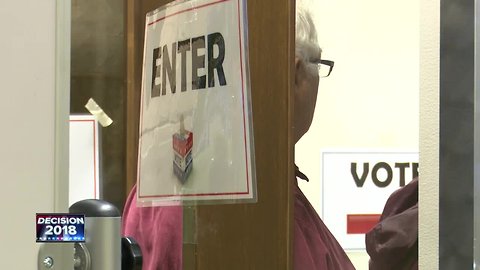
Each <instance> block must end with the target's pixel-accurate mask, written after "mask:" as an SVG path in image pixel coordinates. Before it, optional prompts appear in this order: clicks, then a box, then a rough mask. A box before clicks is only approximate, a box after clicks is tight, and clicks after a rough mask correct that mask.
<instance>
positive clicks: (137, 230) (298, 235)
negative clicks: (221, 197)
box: [122, 185, 355, 270]
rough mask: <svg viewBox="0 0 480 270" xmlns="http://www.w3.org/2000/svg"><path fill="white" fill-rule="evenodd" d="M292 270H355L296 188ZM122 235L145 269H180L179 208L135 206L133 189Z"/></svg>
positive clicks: (124, 216)
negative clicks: (135, 245)
mask: <svg viewBox="0 0 480 270" xmlns="http://www.w3.org/2000/svg"><path fill="white" fill-rule="evenodd" d="M294 196H295V209H294V211H295V212H294V213H295V217H294V218H295V228H294V230H295V231H294V233H295V234H294V265H295V270H350V269H355V268H354V267H353V265H352V264H351V262H350V260H349V259H348V257H347V255H346V254H345V252H344V251H343V249H342V247H341V246H340V245H339V244H338V242H337V241H336V240H335V238H334V237H333V235H332V234H331V233H330V231H329V230H328V229H327V227H326V226H325V224H324V223H323V222H322V220H321V219H320V217H319V216H318V214H317V213H316V212H315V210H314V208H313V207H312V205H311V204H310V202H309V201H308V200H307V198H306V197H305V195H303V193H302V191H301V190H300V188H298V186H297V185H295V190H294ZM122 229H123V235H124V236H131V237H133V238H134V239H135V240H136V241H137V242H138V244H139V245H140V248H141V250H142V255H143V269H144V270H181V269H182V208H181V207H180V206H167V207H137V205H136V187H134V188H133V189H132V191H131V193H130V195H129V196H128V199H127V202H126V205H125V211H124V214H123V228H122Z"/></svg>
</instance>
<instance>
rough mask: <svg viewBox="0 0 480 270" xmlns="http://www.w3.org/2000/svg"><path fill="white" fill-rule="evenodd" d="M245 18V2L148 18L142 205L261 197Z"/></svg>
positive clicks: (193, 4) (186, 7) (229, 0)
mask: <svg viewBox="0 0 480 270" xmlns="http://www.w3.org/2000/svg"><path fill="white" fill-rule="evenodd" d="M245 17H246V16H245V15H244V2H243V1H241V0H217V1H212V0H210V1H206V0H198V1H197V0H195V1H177V2H174V3H172V4H169V5H166V6H164V7H161V8H159V9H157V10H155V11H153V12H151V13H149V14H147V18H146V25H145V48H144V62H143V79H142V98H141V116H140V139H139V156H138V179H137V185H138V193H137V196H138V201H139V203H140V204H144V205H151V204H156V203H163V202H168V201H187V200H231V199H235V200H238V199H240V200H252V199H254V198H255V181H254V179H255V172H254V170H253V169H252V165H253V164H254V159H253V137H252V134H253V133H252V129H251V125H252V123H251V109H250V102H249V100H250V92H249V88H248V85H249V83H248V80H249V78H248V65H247V60H246V59H247V57H246V56H247V52H246V35H245V30H246V19H245Z"/></svg>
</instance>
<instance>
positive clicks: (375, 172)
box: [322, 151, 418, 250]
mask: <svg viewBox="0 0 480 270" xmlns="http://www.w3.org/2000/svg"><path fill="white" fill-rule="evenodd" d="M322 168H323V169H322V181H323V196H322V198H323V211H322V212H323V215H322V216H323V217H322V218H323V221H324V222H325V224H326V225H327V227H328V228H329V229H330V231H331V232H332V234H333V235H334V236H335V238H336V239H337V240H338V242H339V243H340V245H342V247H343V248H344V249H346V250H362V249H365V234H364V233H365V232H364V231H365V226H368V223H371V221H372V220H373V218H374V217H375V216H376V215H380V214H381V213H382V211H383V208H384V206H385V203H386V201H387V199H388V197H389V196H390V195H391V193H392V192H394V191H395V190H397V189H399V188H400V187H401V186H404V185H405V184H407V183H409V182H410V181H411V180H412V179H413V177H414V176H417V175H418V152H388V151H385V152H380V151H365V152H355V151H351V152H347V151H331V152H322ZM378 218H379V217H377V219H378Z"/></svg>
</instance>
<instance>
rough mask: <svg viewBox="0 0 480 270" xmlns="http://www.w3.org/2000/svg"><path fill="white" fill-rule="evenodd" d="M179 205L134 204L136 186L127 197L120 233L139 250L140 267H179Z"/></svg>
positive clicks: (177, 269) (161, 269)
mask: <svg viewBox="0 0 480 270" xmlns="http://www.w3.org/2000/svg"><path fill="white" fill-rule="evenodd" d="M182 219H183V213H182V207H181V206H163V207H137V186H134V187H133V189H132V191H131V192H130V195H129V196H128V198H127V202H126V204H125V209H124V212H123V217H122V234H123V235H124V236H130V237H133V239H135V240H136V241H137V243H138V245H139V246H140V249H141V250H142V257H143V267H142V269H143V270H182V245H183V243H182V242H183V240H182V239H183V228H182Z"/></svg>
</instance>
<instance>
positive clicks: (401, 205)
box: [365, 178, 418, 270]
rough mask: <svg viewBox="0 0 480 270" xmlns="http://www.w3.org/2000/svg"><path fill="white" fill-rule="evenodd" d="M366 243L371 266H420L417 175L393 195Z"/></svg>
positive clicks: (374, 269)
mask: <svg viewBox="0 0 480 270" xmlns="http://www.w3.org/2000/svg"><path fill="white" fill-rule="evenodd" d="M365 243H366V247H367V252H368V254H369V255H370V264H369V265H370V270H383V269H390V270H416V269H418V178H415V179H414V180H412V181H411V182H410V183H409V184H408V185H406V186H404V187H403V188H400V189H398V190H397V191H395V192H394V193H392V195H390V197H389V198H388V200H387V202H386V203H385V208H384V209H383V213H382V216H381V218H380V222H379V223H378V224H377V225H376V226H375V227H374V228H372V229H371V230H370V231H369V232H368V233H367V234H366V235H365Z"/></svg>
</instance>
